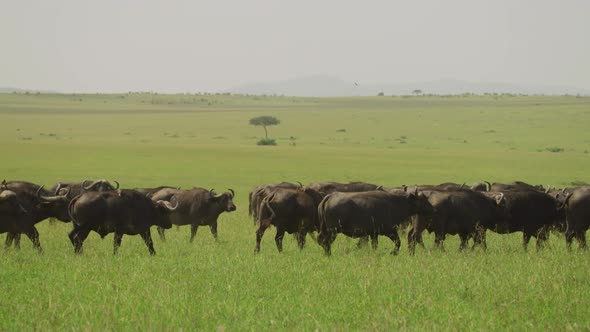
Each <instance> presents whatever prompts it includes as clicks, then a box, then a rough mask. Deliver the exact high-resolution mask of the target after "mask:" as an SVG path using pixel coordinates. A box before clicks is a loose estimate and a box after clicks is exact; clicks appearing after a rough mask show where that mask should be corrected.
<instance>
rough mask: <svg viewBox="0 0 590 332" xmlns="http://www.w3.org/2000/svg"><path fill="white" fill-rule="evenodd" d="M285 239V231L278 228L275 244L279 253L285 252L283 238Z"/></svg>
mask: <svg viewBox="0 0 590 332" xmlns="http://www.w3.org/2000/svg"><path fill="white" fill-rule="evenodd" d="M284 237H285V230H284V229H282V228H278V227H277V235H275V242H276V244H277V249H278V250H279V252H282V251H283V238H284Z"/></svg>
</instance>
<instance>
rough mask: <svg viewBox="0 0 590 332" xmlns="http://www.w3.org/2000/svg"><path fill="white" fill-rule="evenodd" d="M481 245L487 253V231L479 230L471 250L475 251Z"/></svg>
mask: <svg viewBox="0 0 590 332" xmlns="http://www.w3.org/2000/svg"><path fill="white" fill-rule="evenodd" d="M478 244H479V245H480V246H481V248H482V249H483V251H486V250H487V248H488V245H487V243H486V230H485V229H478V230H477V231H476V233H475V238H474V239H473V247H471V249H472V250H473V249H475V246H476V245H478Z"/></svg>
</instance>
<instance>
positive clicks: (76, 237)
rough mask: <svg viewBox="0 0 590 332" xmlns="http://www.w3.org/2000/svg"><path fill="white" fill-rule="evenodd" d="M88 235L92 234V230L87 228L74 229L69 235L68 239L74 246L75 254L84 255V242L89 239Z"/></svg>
mask: <svg viewBox="0 0 590 332" xmlns="http://www.w3.org/2000/svg"><path fill="white" fill-rule="evenodd" d="M88 234H90V230H89V229H85V228H74V229H73V230H72V231H71V232H70V234H68V237H69V238H70V241H71V242H72V245H73V246H74V253H76V254H78V255H81V254H82V245H83V244H84V240H86V238H87V237H88Z"/></svg>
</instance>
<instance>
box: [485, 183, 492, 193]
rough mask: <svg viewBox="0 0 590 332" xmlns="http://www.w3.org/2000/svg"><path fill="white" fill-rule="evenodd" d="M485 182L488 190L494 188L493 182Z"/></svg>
mask: <svg viewBox="0 0 590 332" xmlns="http://www.w3.org/2000/svg"><path fill="white" fill-rule="evenodd" d="M483 183H485V184H487V190H486V191H490V190H492V184H491V183H489V182H488V181H484V182H483Z"/></svg>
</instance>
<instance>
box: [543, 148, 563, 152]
mask: <svg viewBox="0 0 590 332" xmlns="http://www.w3.org/2000/svg"><path fill="white" fill-rule="evenodd" d="M545 150H546V151H549V152H563V151H565V150H564V149H563V148H559V147H551V148H545Z"/></svg>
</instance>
